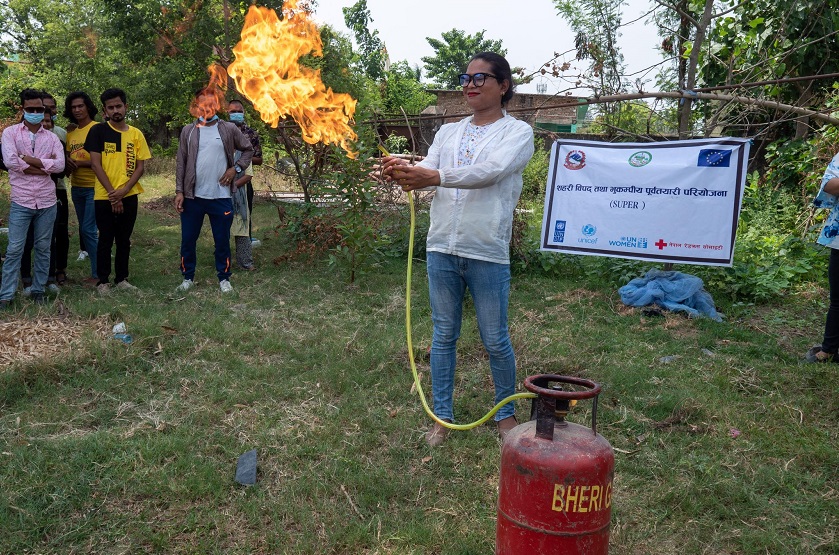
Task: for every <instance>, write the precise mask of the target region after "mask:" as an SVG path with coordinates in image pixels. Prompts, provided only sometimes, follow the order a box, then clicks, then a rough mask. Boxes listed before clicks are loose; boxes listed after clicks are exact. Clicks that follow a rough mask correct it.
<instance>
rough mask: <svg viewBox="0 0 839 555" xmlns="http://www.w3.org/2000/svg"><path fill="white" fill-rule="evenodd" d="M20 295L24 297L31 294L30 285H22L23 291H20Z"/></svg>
mask: <svg viewBox="0 0 839 555" xmlns="http://www.w3.org/2000/svg"><path fill="white" fill-rule="evenodd" d="M22 295H23V296H24V297H29V296H31V295H32V286H31V285H29V286H27V287H24V288H23V293H22Z"/></svg>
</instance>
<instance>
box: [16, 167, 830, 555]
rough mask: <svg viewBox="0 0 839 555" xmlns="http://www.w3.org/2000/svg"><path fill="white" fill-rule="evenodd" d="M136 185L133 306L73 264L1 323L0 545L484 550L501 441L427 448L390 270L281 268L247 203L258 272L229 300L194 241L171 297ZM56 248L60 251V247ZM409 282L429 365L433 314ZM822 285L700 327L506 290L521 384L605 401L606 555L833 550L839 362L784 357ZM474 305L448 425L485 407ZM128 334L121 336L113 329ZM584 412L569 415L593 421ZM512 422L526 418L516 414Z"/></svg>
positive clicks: (793, 349) (154, 211)
mask: <svg viewBox="0 0 839 555" xmlns="http://www.w3.org/2000/svg"><path fill="white" fill-rule="evenodd" d="M5 179H6V178H5V176H2V177H0V190H2V193H0V214H2V215H3V216H4V217H5V215H6V214H7V208H8V182H7V181H6V180H5ZM145 184H146V193H144V194H143V195H142V196H141V208H140V216H139V219H138V223H137V227H136V229H135V232H134V236H133V246H132V258H131V278H130V279H131V282H132V283H133V284H134V285H136V286H137V287H139V288H140V290H141V291H140V294H138V295H132V294H128V293H117V292H115V293H114V294H112V295H111V296H108V297H104V298H103V297H98V296H97V295H96V294H94V291H93V289H92V288H90V287H86V286H82V285H81V284H80V281H81V278H82V277H84V276H85V275H86V273H85V270H86V269H89V267H87V266H86V265H85V264H83V263H76V262H74V261H71V263H70V270H69V275H70V278H71V280H72V282H71V283H70V284H69V285H68V286H67V287H65V288H64V289H63V290H62V292H61V294H60V296H59V297H58V299H57V300H56V301H54V302H52V303H51V304H50V306H48V307H46V308H43V309H40V310H39V309H38V308H37V307H35V306H33V305H30V304H29V303H28V302H26V301H20V302H18V303H17V304H16V310H15V311H14V312H13V313H11V314H5V315H2V316H0V326H3V327H0V330H4V331H3V333H4V334H6V337H5V338H3V340H2V341H0V346H2V348H3V349H5V350H6V351H7V352H15V353H16V354H15V355H14V356H12V357H11V358H5V359H4V358H0V484H2V485H0V553H2V554H22V553H39V554H40V553H55V554H76V553H78V554H81V553H108V554H117V553H166V554H170V553H202V554H203V553H230V554H234V553H235V554H254V553H305V554H308V553H311V554H315V553H318V554H324V553H327V554H408V553H413V554H436V553H440V554H485V553H492V552H493V550H494V540H495V503H496V498H497V489H498V465H499V456H500V442H499V440H498V438H497V435H496V433H495V430H494V428H493V427H491V426H483V427H480V428H478V429H475V430H473V431H470V432H458V433H453V434H452V435H451V436H450V439H449V440H448V441H447V442H446V443H445V444H444V445H443V446H442V447H441V448H439V449H435V450H431V449H430V448H429V447H427V446H426V444H425V442H424V441H423V433H424V431H425V429H426V428H427V426H428V425H429V422H430V421H429V419H428V417H427V416H426V415H425V414H424V412H423V410H422V408H421V406H420V403H419V400H418V399H417V397H416V395H414V394H413V393H412V391H411V376H410V369H409V366H408V360H407V349H406V344H405V333H404V287H405V283H404V281H405V274H404V272H405V261H404V260H398V259H395V260H392V261H390V262H387V263H385V264H383V265H381V266H379V267H377V268H375V269H373V270H372V271H371V272H370V273H368V274H366V275H364V276H363V277H361V278H360V279H359V280H358V281H357V282H356V283H355V284H354V285H348V284H347V283H346V278H345V275H344V274H343V273H340V272H338V271H336V270H334V269H331V268H330V267H329V266H328V264H327V262H326V257H325V256H324V257H322V258H321V259H317V260H314V261H300V262H292V263H283V264H281V265H275V264H273V262H272V261H273V260H274V259H275V258H276V257H278V256H280V255H282V254H283V253H285V252H288V251H289V250H290V249H291V246H290V245H289V244H288V243H287V241H286V240H285V237H284V234H283V232H282V229H281V228H279V229H277V228H276V227H277V224H278V220H277V211H276V209H275V208H274V207H273V206H272V205H271V204H270V203H268V202H267V201H264V200H263V201H257V205H256V213H255V217H254V221H255V233H254V234H255V236H256V237H257V238H259V239H261V240H262V246H261V247H259V248H258V249H255V251H254V253H255V256H256V259H257V265H258V267H259V270H258V271H257V272H250V273H249V272H236V273H235V274H234V276H233V278H232V283H233V286H234V288H235V292H234V293H233V294H231V295H225V296H222V295H221V293H220V291H219V289H218V285H217V280H216V277H215V271H214V269H213V263H212V244H211V240H210V239H209V236H210V234H209V228H208V226H207V227H206V228H205V231H204V234H203V236H202V239H201V243H200V244H199V255H198V271H197V275H196V283H197V287H196V288H195V289H194V290H192V291H190V292H188V293H186V294H180V293H176V292H175V287H176V286H177V285H178V284H179V283H180V281H181V276H180V272H179V269H178V257H179V254H178V253H179V241H180V235H179V234H180V225H179V220H178V218H177V216H176V214H175V212H174V210H173V208H172V204H171V198H172V194H173V191H174V179H173V176H172V175H171V167H158V169H157V170H155V173H154V174H153V175H150V176H149V177H148V179H146V180H145ZM261 186H262V185H261V184H260V182H259V178H257V189H260V187H261ZM71 212H72V211H71ZM70 219H71V222H73V224H72V225H74V222H75V216H74V215H71V218H70ZM74 229H75V227H74ZM70 244H71V259H72V260H74V259H75V256H74V255H75V252H76V249H75V247H76V244H77V238H76V236H75V231H74V237H72V238H71V243H70ZM4 246H5V240H4V238H3V237H2V236H0V248H3V247H4ZM414 268H415V273H414V276H413V290H414V298H413V318H414V329H413V335H414V341H415V343H416V345H415V349H416V352H417V353H419V354H422V353H424V352H425V349H426V347H427V346H428V344H429V342H430V330H431V324H430V311H429V308H428V296H427V290H426V287H425V282H426V280H425V273H424V266H423V264H422V263H421V262H419V263H417V264H415V266H414ZM683 270H684V271H687V272H690V268H689V267H684V268H683ZM813 279H814V282H813V284H812V286H811V287H810V288H809V290H807V291H806V292H805V291H794V292H790V294H789V295H788V296H785V297H784V298H779V299H777V300H776V301H775V302H774V303H772V304H766V305H758V306H756V305H727V304H726V303H725V302H723V301H719V300H718V303H719V304H720V305H721V306H720V307H719V308H721V310H722V312H724V313H725V314H726V319H725V321H724V322H723V323H716V322H713V321H710V320H706V319H695V320H692V319H687V318H684V317H683V316H680V315H675V314H666V315H664V316H663V317H648V316H644V315H643V314H642V312H641V311H639V310H636V309H630V308H627V307H625V306H624V305H623V304H622V303H621V302H620V300H619V297H618V294H617V291H616V290H614V288H612V287H606V286H603V285H602V284H597V283H588V282H586V280H585V279H584V278H583V277H581V276H580V275H579V273H573V272H571V273H569V275H568V276H567V277H565V278H561V279H556V278H550V279H549V278H546V277H544V276H539V275H517V276H514V278H513V287H512V293H511V303H510V309H511V312H510V322H511V332H512V336H513V341H514V347H515V350H516V355H517V358H518V364H519V382H521V381H522V380H523V379H524V377H525V376H527V375H531V374H538V373H559V374H569V375H577V376H583V377H586V378H589V379H592V380H595V381H597V382H599V383H601V384H603V386H604V391H603V394H602V396H601V402H600V409H599V414H598V424H599V431H600V433H602V434H603V435H604V436H605V437H606V438H607V439H608V440H609V441H610V442H611V444H612V446H613V447H614V448H615V450H616V453H615V455H616V470H615V489H614V494H613V500H614V501H613V506H612V511H613V512H612V529H611V546H612V547H611V553H613V554H661V555H665V554H667V555H669V554H673V553H685V554H694V553H696V554H700V553H701V554H706V553H707V554H735V553H744V554H793V553H808V554H809V553H824V554H828V553H839V537H837V534H838V533H839V487H838V486H837V482H839V480H838V478H839V455H837V446H839V432H837V429H839V380H837V367H834V366H833V365H829V366H828V365H807V364H804V363H802V362H801V361H800V357H801V355H802V353H803V352H804V351H805V350H806V349H807V347H809V346H810V345H811V344H812V343H813V342H815V341H818V339H819V338H820V332H821V329H822V326H823V318H824V311H825V309H826V297H827V294H826V291H825V289H824V287H823V286H824V285H825V283H826V279H825V277H824V276H813ZM711 293H712V294H713V293H714V292H713V291H711ZM465 313H466V314H467V317H466V319H465V322H464V328H463V333H462V338H461V342H460V344H459V362H458V364H459V368H458V370H459V371H458V374H457V380H458V381H457V390H456V405H455V409H456V414H457V418H458V420H459V421H460V422H468V421H472V420H475V419H477V418H478V417H480V416H482V415H483V414H484V413H485V412H486V411H487V410H488V409H489V408H490V407H491V403H492V387H491V380H490V378H489V372H488V362H487V359H486V356H485V354H484V352H483V348H482V346H481V343H480V339H479V337H478V334H477V330H476V326H475V322H474V315H473V313H471V312H470V311H469V310H467V311H465ZM118 322H125V324H126V327H127V331H128V333H129V334H131V335H132V337H133V341H132V342H131V343H130V344H125V343H123V342H121V341H117V340H114V339H112V338H111V337H110V335H111V333H110V330H111V327H112V326H113V325H114V324H116V323H118ZM12 332H14V334H15V335H14V338H15V339H14V341H12V340H11V339H9V338H11V337H12ZM60 341H64V344H63V345H59V347H58V348H56V347H55V345H56V344H59V342H60ZM12 344H15V345H18V346H17V347H14V345H12ZM30 344H34V345H36V346H38V347H36V348H32V349H27V348H26V347H25V346H26V345H30ZM10 345H12V346H10ZM40 345H43V346H40ZM13 347H14V348H15V349H17V350H16V351H14V350H13ZM31 351H34V352H31ZM39 355H40V356H39ZM664 357H668V358H664ZM662 359H664V361H669V362H664V361H662ZM419 364H420V370H421V371H422V374H423V376H424V378H423V379H424V380H425V388H426V390H429V389H430V387H429V384H428V377H427V376H428V372H427V358H425V357H422V356H420V360H419ZM589 408H590V403H587V402H581V403H580V404H579V405H578V409H577V410H576V411H575V413H573V414H572V415H571V416H570V419H571V420H574V421H577V422H580V423H586V422H587V421H588V418H589V414H588V410H589ZM517 411H518V415H519V419H520V420H522V419H524V418H526V417H527V414H528V411H529V403H525V402H520V403H519V404H518V405H517ZM249 449H257V451H258V457H259V473H258V481H257V484H256V486H254V487H248V488H245V487H242V486H240V485H238V484H237V483H236V482H235V481H234V479H233V478H234V472H235V467H236V460H237V458H238V456H239V455H240V454H242V453H244V452H245V451H247V450H249Z"/></svg>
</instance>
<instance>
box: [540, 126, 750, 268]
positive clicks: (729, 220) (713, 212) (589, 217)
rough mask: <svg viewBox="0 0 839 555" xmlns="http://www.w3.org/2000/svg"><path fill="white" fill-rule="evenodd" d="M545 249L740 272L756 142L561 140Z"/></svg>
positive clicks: (551, 174) (554, 153)
mask: <svg viewBox="0 0 839 555" xmlns="http://www.w3.org/2000/svg"><path fill="white" fill-rule="evenodd" d="M550 160H551V162H550V169H549V171H548V183H547V187H546V189H545V213H544V217H543V220H542V240H541V250H544V251H554V252H565V253H569V254H583V255H590V256H613V257H620V258H634V259H638V260H649V261H654V262H678V263H682V264H702V265H707V266H731V262H732V258H733V257H734V239H735V236H736V234H737V219H738V216H739V214H740V202H741V199H742V197H743V187H744V185H745V183H746V164H747V162H748V160H749V139H735V138H714V139H698V140H689V141H671V142H663V143H601V142H595V141H574V140H564V139H563V140H560V141H557V142H555V143H554V145H553V148H552V149H551V159H550Z"/></svg>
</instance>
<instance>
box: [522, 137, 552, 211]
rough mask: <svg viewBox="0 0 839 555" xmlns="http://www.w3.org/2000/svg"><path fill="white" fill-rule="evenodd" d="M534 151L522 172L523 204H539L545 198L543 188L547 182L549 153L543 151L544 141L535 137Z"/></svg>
mask: <svg viewBox="0 0 839 555" xmlns="http://www.w3.org/2000/svg"><path fill="white" fill-rule="evenodd" d="M534 146H535V151H534V152H533V157H532V158H530V161H529V162H528V163H527V166H525V168H524V172H522V181H523V184H522V189H521V198H522V200H524V201H525V202H529V201H539V202H541V201H542V199H543V198H544V196H545V186H546V184H547V182H548V166H549V157H550V151H549V150H545V140H544V139H543V138H542V137H537V138H536V140H535V141H534Z"/></svg>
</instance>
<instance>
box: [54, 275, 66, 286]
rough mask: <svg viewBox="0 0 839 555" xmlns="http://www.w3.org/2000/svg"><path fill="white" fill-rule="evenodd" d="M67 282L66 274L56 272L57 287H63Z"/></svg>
mask: <svg viewBox="0 0 839 555" xmlns="http://www.w3.org/2000/svg"><path fill="white" fill-rule="evenodd" d="M66 282H67V272H56V273H55V283H57V284H58V285H64V284H65V283H66Z"/></svg>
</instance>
